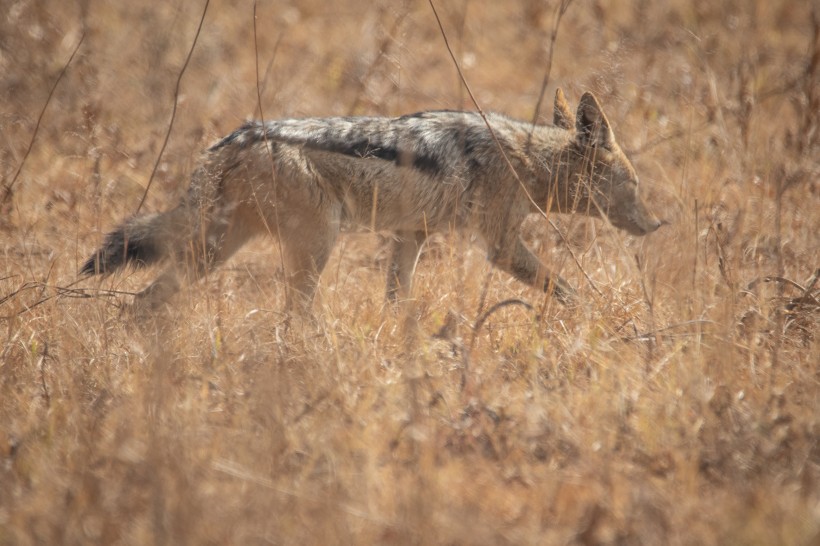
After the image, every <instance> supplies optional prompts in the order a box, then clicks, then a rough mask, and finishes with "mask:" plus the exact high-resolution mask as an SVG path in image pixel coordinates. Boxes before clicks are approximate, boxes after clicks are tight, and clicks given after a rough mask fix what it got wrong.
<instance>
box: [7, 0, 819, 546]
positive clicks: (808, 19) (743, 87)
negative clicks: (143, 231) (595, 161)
mask: <svg viewBox="0 0 820 546" xmlns="http://www.w3.org/2000/svg"><path fill="white" fill-rule="evenodd" d="M436 6H437V9H438V11H439V13H440V15H441V18H442V23H443V25H444V28H445V30H446V32H447V35H448V38H449V40H450V43H451V45H452V46H453V49H454V53H455V55H456V57H457V58H458V60H459V62H460V64H461V67H462V69H463V71H464V74H465V77H466V79H467V81H468V83H469V84H470V87H471V89H472V90H473V91H474V93H475V95H476V98H477V100H478V102H479V103H480V105H481V106H482V108H484V109H486V110H493V111H499V112H503V113H505V114H508V115H510V116H514V117H518V118H521V119H531V118H532V116H533V112H534V110H535V105H536V102H537V100H538V94H539V91H540V87H541V82H542V80H543V78H544V75H545V72H546V67H547V57H548V49H549V42H550V37H551V35H552V33H553V30H554V21H555V14H556V9H557V7H558V3H557V2H555V1H546V0H543V1H536V0H520V1H510V2H493V1H490V0H486V1H485V0H463V1H453V2H443V1H442V2H438V3H437V4H436ZM203 7H204V4H203V3H202V2H190V1H179V0H174V1H171V2H141V3H136V2H135V3H120V2H104V1H101V0H86V1H80V2H57V1H54V0H41V1H25V0H20V1H3V2H2V8H3V9H0V96H2V100H0V128H1V129H2V136H3V138H2V141H0V177H2V178H1V180H2V187H3V188H4V190H5V189H8V191H7V192H5V193H6V194H7V196H6V197H5V198H4V201H3V203H2V204H0V252H2V254H1V255H2V259H0V332H2V349H1V352H0V544H90V543H99V544H120V543H121V544H210V543H213V544H269V543H274V544H699V545H700V544H760V545H770V544H799V545H810V544H817V543H818V542H820V482H819V481H818V480H820V446H818V437H820V421H818V417H820V412H818V408H820V388H818V386H819V384H818V382H819V381H820V373H818V362H820V350H819V349H818V341H817V327H818V319H819V317H820V311H819V310H818V297H820V295H819V293H820V288H818V285H817V284H813V283H814V281H816V280H817V274H816V271H817V270H818V267H820V236H818V233H820V214H818V210H820V160H818V158H820V10H818V8H817V5H816V3H812V2H808V1H806V2H802V1H785V0H782V1H762V0H760V1H758V0H753V1H731V0H727V1H723V2H708V1H700V0H698V1H683V0H669V1H667V2H648V1H645V0H610V1H605V0H599V1H592V0H589V1H582V0H576V1H574V2H572V3H571V4H570V5H569V8H568V9H567V11H566V13H565V15H564V17H563V19H562V20H561V24H560V27H558V38H557V41H556V44H555V52H554V61H553V64H552V69H551V72H550V84H549V86H548V89H547V95H546V96H547V99H546V104H545V105H544V107H543V108H542V109H541V119H540V121H541V122H543V123H548V122H549V121H550V120H551V116H552V111H551V107H550V102H551V101H550V98H551V97H552V93H553V92H554V89H555V87H556V86H561V87H562V88H563V89H564V90H565V91H566V92H567V95H568V97H569V99H570V102H571V103H572V104H574V103H575V102H576V101H577V99H578V97H579V96H580V94H581V93H582V92H583V91H585V90H591V91H593V92H595V93H596V94H597V96H598V97H599V98H600V99H601V102H602V103H603V105H604V109H605V111H606V113H607V115H608V116H609V118H610V121H612V123H613V125H614V129H615V132H616V136H617V137H618V139H619V141H620V143H621V145H622V146H623V147H624V148H625V149H626V150H627V151H628V152H629V153H630V155H631V157H632V159H633V162H634V164H635V166H636V168H637V170H638V172H639V173H640V176H641V185H642V191H643V192H644V195H645V198H646V200H647V201H648V202H649V203H650V204H651V206H652V208H653V209H654V210H655V211H657V212H658V214H659V216H661V217H663V218H666V219H667V220H669V222H670V224H669V225H668V226H665V227H664V228H662V229H661V230H660V231H658V232H657V233H655V234H653V235H651V236H649V237H647V238H644V239H636V238H632V237H629V236H626V235H624V234H622V233H619V232H617V231H616V230H614V229H613V228H611V227H609V226H606V225H604V224H603V223H602V222H600V221H592V220H585V219H581V218H569V217H558V216H555V217H553V218H552V220H553V221H554V222H555V223H556V224H557V226H558V228H559V229H560V230H561V231H562V234H563V238H562V237H560V236H558V235H557V234H556V233H555V232H554V231H553V230H551V229H549V228H548V227H547V226H546V225H545V223H544V222H543V219H537V218H533V220H532V221H531V222H529V223H528V224H527V225H526V226H525V236H526V238H527V240H528V241H529V242H530V243H531V244H532V246H533V247H534V248H536V249H537V250H538V251H539V252H540V253H541V254H542V256H543V257H544V259H545V260H546V261H548V262H549V263H551V264H552V265H554V266H555V267H556V268H558V269H560V270H561V271H562V274H563V275H564V276H565V277H567V278H568V279H569V280H570V281H571V282H572V283H573V285H574V286H576V287H578V289H579V291H580V292H581V294H582V297H583V298H584V300H585V305H584V306H583V308H582V309H580V310H567V309H563V308H560V307H558V306H556V305H555V304H554V303H553V302H552V301H550V300H545V299H544V298H543V296H542V295H541V294H538V293H536V292H534V291H532V290H529V289H527V288H525V287H523V286H521V285H520V284H519V283H517V282H516V281H514V280H512V279H510V278H509V277H508V276H506V275H505V274H503V273H501V272H498V271H495V270H493V269H492V268H491V267H490V266H489V265H488V264H486V263H485V261H484V257H483V252H482V250H481V249H480V248H478V247H476V246H475V245H472V244H471V242H470V240H469V238H468V237H462V236H450V237H437V238H435V239H434V240H433V241H432V242H431V244H430V247H429V248H428V250H427V251H426V252H425V253H424V254H423V256H422V258H421V260H420V262H419V265H418V270H417V274H416V277H415V279H416V284H415V286H414V296H415V297H416V299H417V302H416V304H415V306H414V308H413V309H412V311H411V313H410V316H401V315H397V314H394V313H391V312H389V311H386V310H384V309H383V308H382V298H383V295H382V294H383V276H384V272H383V269H384V263H383V262H384V260H385V252H386V250H385V249H384V248H383V244H382V241H381V240H380V239H379V238H378V237H376V236H374V235H366V234H364V235H351V236H348V237H345V238H343V240H341V241H340V243H339V245H338V248H337V249H336V251H335V252H334V255H333V258H332V260H331V263H330V264H329V265H328V267H327V270H326V271H325V274H324V275H323V278H322V282H321V287H320V294H319V297H318V298H317V302H316V304H315V307H314V309H315V311H316V314H317V317H318V321H319V324H318V326H317V327H316V328H308V329H304V330H298V329H296V328H293V327H291V325H290V323H289V321H288V317H287V316H286V315H285V314H284V290H283V288H282V285H281V281H282V279H281V270H279V268H278V265H277V264H278V263H279V260H278V256H277V251H276V245H275V244H272V243H271V242H270V241H258V242H255V243H253V244H251V245H249V246H248V248H247V249H245V250H243V251H242V252H241V253H240V254H239V255H237V256H236V257H235V258H234V259H232V260H231V262H230V263H229V264H227V266H226V267H224V268H222V269H220V270H218V271H215V272H213V273H212V274H211V276H210V278H209V279H208V280H207V281H206V282H203V283H200V284H198V285H196V286H195V287H192V288H191V289H189V290H186V291H184V292H183V293H182V294H181V295H180V296H179V297H178V298H177V299H176V300H175V302H174V305H173V306H172V307H169V308H168V309H166V310H164V311H163V312H162V313H160V314H159V315H158V316H157V317H156V319H153V320H134V319H131V318H129V317H128V316H127V314H124V313H123V305H124V304H127V302H128V296H127V295H123V294H120V295H116V294H114V295H112V294H111V292H110V291H111V290H116V291H123V292H133V291H136V290H138V289H139V288H141V287H142V286H144V285H145V284H146V283H147V282H148V280H149V279H150V278H151V275H152V274H154V273H155V272H153V271H147V272H142V271H141V272H130V273H126V274H123V275H120V276H115V277H111V278H108V279H105V280H102V281H86V282H84V283H82V284H79V285H76V286H73V287H72V288H71V289H66V287H68V286H69V285H71V284H72V283H73V282H74V281H75V280H76V271H77V269H78V265H79V264H80V263H81V260H83V259H84V258H85V257H87V256H88V255H89V254H90V252H91V251H92V250H93V249H94V248H95V247H96V246H97V244H98V243H99V241H100V240H101V237H102V236H103V234H104V232H106V231H107V230H109V229H110V228H111V227H112V226H113V225H115V224H116V223H117V222H119V221H120V220H121V219H122V218H123V217H125V216H127V215H129V214H132V213H133V212H134V211H135V210H136V208H137V204H138V203H139V201H140V199H141V197H142V195H143V192H144V191H145V188H146V184H147V182H148V178H149V175H150V173H151V170H152V169H153V167H154V164H155V162H156V161H157V157H158V154H159V151H160V148H161V146H162V143H163V140H164V139H165V135H166V131H167V130H168V127H169V121H170V119H171V111H172V108H173V105H174V100H175V97H174V88H175V85H176V82H177V78H178V77H179V74H180V70H181V67H182V65H183V63H184V61H185V58H186V56H187V54H188V51H189V49H190V47H191V43H192V40H193V39H194V35H195V33H196V30H197V26H198V23H199V19H200V17H201V14H202V9H203ZM256 23H257V34H258V36H257V43H256V44H255V43H254V30H253V4H252V2H249V1H247V0H242V1H236V2H228V1H222V0H213V1H211V2H210V5H209V7H208V11H207V15H206V17H205V20H204V23H203V27H202V31H201V34H200V36H199V38H198V42H197V44H196V48H195V49H194V51H193V55H192V57H191V61H190V64H189V65H188V67H187V70H186V71H185V73H184V74H183V77H182V80H181V87H180V93H179V96H178V97H176V99H177V101H178V107H177V112H176V116H175V119H174V124H173V129H172V131H171V133H170V138H169V142H168V147H167V149H166V150H165V152H164V153H163V155H162V159H161V161H160V163H159V168H158V171H157V175H156V178H155V180H154V182H153V185H152V187H151V189H150V192H149V194H148V199H147V202H146V205H145V208H144V210H145V211H155V210H162V209H164V208H166V207H168V206H169V205H170V204H171V203H173V202H174V201H175V200H176V199H178V198H179V196H180V195H182V193H183V192H184V191H185V189H186V188H187V180H188V176H189V174H190V172H191V171H192V169H193V167H194V165H195V164H196V161H197V158H198V155H199V153H200V151H201V150H202V149H203V148H205V147H207V146H208V145H209V144H210V143H212V142H214V141H215V140H216V139H217V138H219V137H220V136H221V135H224V134H226V133H227V132H229V131H231V130H233V129H234V128H235V127H237V126H238V125H239V124H241V123H242V121H244V120H245V119H248V118H254V117H259V115H260V112H259V102H258V100H257V77H256V66H257V62H258V66H259V72H260V77H259V81H258V83H259V90H260V95H261V99H262V100H261V105H262V108H263V112H264V116H265V117H266V118H273V117H295V116H314V115H316V116H319V115H345V114H367V115H399V114H403V113H408V112H413V111H418V110H424V109H434V108H464V109H472V104H471V102H470V100H469V97H468V95H467V93H466V92H465V91H464V89H463V86H462V84H461V82H460V80H459V78H458V75H457V73H456V71H455V68H454V66H453V64H452V61H451V60H450V58H449V56H448V53H447V50H446V48H445V47H444V42H443V40H442V37H441V35H440V32H439V29H438V26H437V24H436V21H435V18H434V16H433V13H432V10H431V9H430V5H429V3H428V2H423V1H421V0H418V1H410V0H408V1H403V2H373V3H365V2H351V1H348V0H339V1H337V2H333V3H328V2H319V1H310V0H305V1H294V2H285V1H278V0H277V1H270V2H262V3H260V4H259V5H258V7H257V21H256ZM83 36H84V39H83V43H82V45H81V47H80V49H79V50H78V51H77V55H76V56H75V58H74V60H73V62H72V63H71V65H70V66H69V67H68V69H67V71H66V73H65V76H64V77H63V79H62V80H60V82H59V84H58V86H57V87H56V89H55V91H54V95H53V97H52V99H51V100H50V102H48V104H47V107H46V109H45V111H44V113H43V117H42V121H41V123H40V124H39V126H38V125H37V120H38V117H39V116H40V114H41V112H42V111H43V107H44V105H45V104H46V99H47V97H48V94H49V90H50V89H51V87H52V86H53V85H54V82H55V81H56V80H57V78H58V76H59V74H60V72H61V71H62V70H63V69H64V67H65V65H66V62H67V60H68V58H69V56H70V55H71V53H72V51H73V50H74V48H75V47H76V45H77V43H78V42H79V40H80V39H81V37H83ZM35 131H36V138H34V141H33V145H32V148H31V152H30V154H29V155H28V157H27V158H26V159H25V163H24V164H23V157H24V155H25V153H26V150H27V148H28V146H29V143H30V142H31V141H32V135H34V134H35ZM21 164H22V169H21V170H20V174H19V176H17V177H16V178H15V173H16V172H17V170H18V169H19V168H20V166H21ZM564 238H566V240H567V241H568V243H565V242H564V240H563V239H564ZM567 244H569V248H568V247H567ZM570 250H572V252H573V253H574V254H575V256H576V257H577V258H578V264H579V265H580V266H581V268H583V272H584V273H582V272H581V271H580V270H579V268H578V266H577V265H576V263H575V262H574V260H573V259H572V257H571V256H570V252H569V251H570ZM585 274H586V275H588V276H589V279H590V280H591V282H593V283H595V286H596V287H597V288H598V290H600V293H601V294H602V295H598V293H597V291H596V290H594V289H592V288H591V287H590V285H589V282H588V281H587V278H586V276H585ZM98 289H100V290H98ZM89 296H91V297H89ZM508 298H521V299H524V300H526V301H529V302H531V303H532V304H533V305H534V306H535V307H536V308H537V310H538V313H537V314H538V317H537V318H535V319H534V317H533V314H531V313H527V312H525V311H524V310H523V309H522V308H521V307H507V308H504V309H503V310H500V311H499V312H497V313H494V314H493V315H491V317H490V318H489V319H488V320H487V322H486V323H485V325H484V326H483V327H482V328H481V330H480V331H478V332H477V333H475V334H474V333H473V332H472V325H473V324H474V323H475V321H476V320H477V319H478V318H479V316H481V314H482V313H483V312H484V310H485V309H486V308H487V307H489V306H490V305H492V304H493V303H496V302H499V301H502V300H504V299H508ZM436 333H438V334H440V335H438V336H433V334H436ZM464 374H466V377H467V387H466V389H462V388H461V380H462V377H463V376H464Z"/></svg>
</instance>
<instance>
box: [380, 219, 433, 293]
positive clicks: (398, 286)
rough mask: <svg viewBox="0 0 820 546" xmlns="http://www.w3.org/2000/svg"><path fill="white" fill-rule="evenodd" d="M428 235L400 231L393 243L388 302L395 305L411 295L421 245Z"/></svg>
mask: <svg viewBox="0 0 820 546" xmlns="http://www.w3.org/2000/svg"><path fill="white" fill-rule="evenodd" d="M426 238H427V234H426V233H425V232H423V231H398V232H396V239H395V240H394V241H393V254H392V256H391V258H390V265H389V266H388V267H387V292H386V297H387V301H389V302H391V303H395V302H396V301H398V299H399V297H401V299H405V298H407V297H408V296H409V295H410V287H411V285H412V280H413V270H414V268H415V265H416V258H418V255H419V251H420V250H421V245H422V244H424V240H425V239H426Z"/></svg>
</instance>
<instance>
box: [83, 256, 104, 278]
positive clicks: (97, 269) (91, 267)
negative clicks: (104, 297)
mask: <svg viewBox="0 0 820 546" xmlns="http://www.w3.org/2000/svg"><path fill="white" fill-rule="evenodd" d="M102 273H105V270H104V268H103V260H102V256H101V255H100V254H99V253H97V254H94V255H93V256H91V257H90V258H89V259H88V260H86V262H85V263H84V264H83V266H82V267H81V268H80V276H83V277H86V276H91V275H101V274H102Z"/></svg>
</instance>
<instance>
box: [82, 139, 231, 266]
mask: <svg viewBox="0 0 820 546" xmlns="http://www.w3.org/2000/svg"><path fill="white" fill-rule="evenodd" d="M223 162H224V158H223V157H222V155H220V153H215V152H210V151H209V152H206V156H205V159H204V161H203V162H202V164H200V166H199V167H198V168H197V169H196V170H194V173H193V175H192V177H191V186H190V187H189V188H188V194H187V196H186V197H185V198H184V199H183V200H182V203H180V205H179V206H178V207H176V208H175V209H172V210H169V211H167V212H161V213H155V214H145V215H142V216H135V217H133V218H131V219H129V220H126V221H125V222H124V223H123V224H122V225H120V226H119V227H118V228H117V229H115V230H114V231H112V232H111V233H109V234H108V235H106V237H105V240H104V241H103V244H102V247H101V248H100V249H99V250H97V252H95V253H94V254H93V255H92V256H91V257H90V258H89V259H88V260H86V262H85V263H84V264H83V266H82V267H81V268H80V275H101V274H107V273H112V272H114V271H116V270H117V269H120V268H122V267H124V266H126V265H131V266H134V267H143V266H146V265H150V264H153V263H156V262H159V261H162V260H163V259H165V258H169V257H171V256H172V255H173V254H174V253H184V252H185V249H186V248H187V246H188V244H189V243H190V242H191V241H192V240H193V239H194V237H195V234H196V233H198V230H199V226H200V223H201V222H202V221H203V218H205V217H207V216H208V215H209V214H210V211H211V210H212V209H213V206H214V204H215V202H216V200H217V198H218V195H217V194H218V193H219V188H220V184H219V180H220V178H221V176H222V175H221V173H222V170H223V167H222V163H223Z"/></svg>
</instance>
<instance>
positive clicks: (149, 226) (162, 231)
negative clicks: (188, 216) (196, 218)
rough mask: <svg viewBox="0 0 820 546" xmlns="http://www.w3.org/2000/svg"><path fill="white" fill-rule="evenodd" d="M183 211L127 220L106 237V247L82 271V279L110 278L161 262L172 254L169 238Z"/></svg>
mask: <svg viewBox="0 0 820 546" xmlns="http://www.w3.org/2000/svg"><path fill="white" fill-rule="evenodd" d="M178 211H179V209H174V210H171V211H168V212H163V213H159V214H146V215H143V216H136V217H134V218H131V219H129V220H126V221H125V222H124V223H123V224H122V225H120V226H119V227H118V228H117V229H115V230H114V231H112V232H111V233H109V234H108V235H106V236H105V240H104V241H103V244H102V247H100V249H99V250H97V251H96V252H95V253H94V254H93V255H92V256H91V257H90V258H89V259H88V260H86V262H85V263H84V264H83V266H82V267H81V268H80V275H100V274H107V273H112V272H114V271H116V270H117V269H120V268H121V267H123V266H126V265H131V266H134V267H142V266H145V265H149V264H152V263H156V262H159V261H161V260H162V259H163V258H166V257H167V255H168V253H169V251H170V248H169V247H170V246H171V245H170V244H169V243H170V241H169V240H167V239H166V240H163V239H164V238H165V237H167V236H168V235H169V232H170V231H171V225H172V224H174V223H175V222H174V221H173V219H174V218H173V217H174V216H177V215H178Z"/></svg>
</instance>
